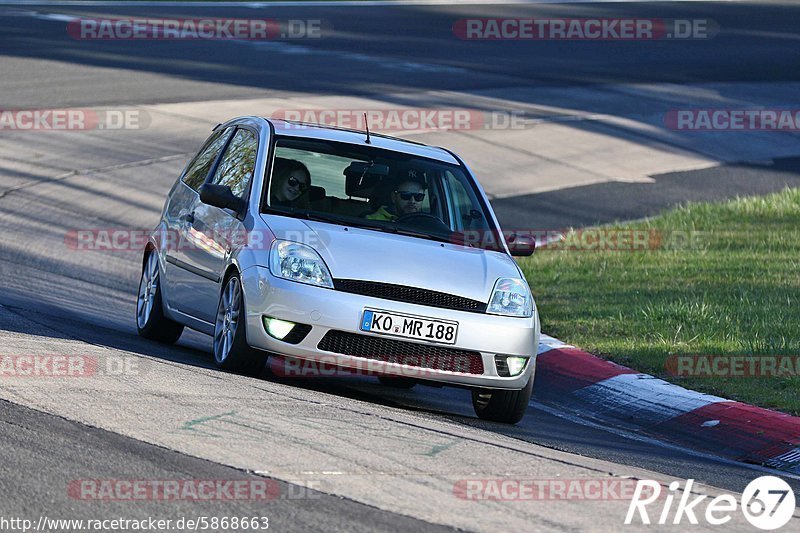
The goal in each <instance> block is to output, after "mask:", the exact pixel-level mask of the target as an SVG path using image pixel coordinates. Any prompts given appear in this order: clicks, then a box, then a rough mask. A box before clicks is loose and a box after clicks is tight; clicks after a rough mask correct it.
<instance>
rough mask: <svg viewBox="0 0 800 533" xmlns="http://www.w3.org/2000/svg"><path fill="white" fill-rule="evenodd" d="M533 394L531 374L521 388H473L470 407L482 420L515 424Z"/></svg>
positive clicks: (523, 413)
mask: <svg viewBox="0 0 800 533" xmlns="http://www.w3.org/2000/svg"><path fill="white" fill-rule="evenodd" d="M532 394H533V375H531V377H530V378H529V379H528V383H527V384H526V385H525V387H523V388H522V389H521V390H494V389H473V390H472V407H473V408H474V409H475V414H476V415H478V418H481V419H483V420H491V421H492V422H503V423H505V424H516V423H517V422H519V421H520V420H522V417H523V416H525V411H526V410H527V409H528V402H530V400H531V395H532Z"/></svg>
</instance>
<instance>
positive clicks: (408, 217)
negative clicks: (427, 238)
mask: <svg viewBox="0 0 800 533" xmlns="http://www.w3.org/2000/svg"><path fill="white" fill-rule="evenodd" d="M395 222H396V223H398V224H407V225H409V226H411V227H414V228H417V229H420V230H423V231H430V232H432V233H436V234H441V235H449V234H450V233H451V229H450V226H448V225H447V224H445V223H444V222H442V219H441V218H439V217H437V216H436V215H431V214H430V213H408V214H405V215H401V216H399V217H398V218H397V220H395Z"/></svg>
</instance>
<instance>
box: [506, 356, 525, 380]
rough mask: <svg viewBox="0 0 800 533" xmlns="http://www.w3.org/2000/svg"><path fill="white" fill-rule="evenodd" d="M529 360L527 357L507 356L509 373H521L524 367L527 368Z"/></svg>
mask: <svg viewBox="0 0 800 533" xmlns="http://www.w3.org/2000/svg"><path fill="white" fill-rule="evenodd" d="M527 362H528V358H527V357H507V358H506V364H507V365H508V373H509V374H511V375H512V376H517V375H519V373H520V372H522V369H523V368H525V363H527Z"/></svg>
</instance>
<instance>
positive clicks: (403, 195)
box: [395, 191, 425, 202]
mask: <svg viewBox="0 0 800 533" xmlns="http://www.w3.org/2000/svg"><path fill="white" fill-rule="evenodd" d="M395 192H396V193H397V194H399V195H400V199H402V200H404V201H406V202H407V201H409V200H411V199H412V198H413V199H414V201H415V202H421V201H422V200H424V199H425V193H424V192H409V191H395Z"/></svg>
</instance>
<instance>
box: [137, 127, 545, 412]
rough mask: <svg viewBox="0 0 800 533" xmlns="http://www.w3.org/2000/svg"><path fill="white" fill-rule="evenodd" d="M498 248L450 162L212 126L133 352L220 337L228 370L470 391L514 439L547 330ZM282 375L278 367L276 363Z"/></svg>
mask: <svg viewBox="0 0 800 533" xmlns="http://www.w3.org/2000/svg"><path fill="white" fill-rule="evenodd" d="M532 252H533V243H532V242H531V241H530V240H529V239H526V238H525V237H524V236H515V235H513V234H512V235H511V236H508V235H503V233H502V232H501V230H500V228H499V225H498V222H497V219H496V217H495V215H494V213H493V211H492V209H491V207H490V205H489V202H488V200H487V198H486V196H485V194H484V192H483V190H482V189H481V187H480V185H479V184H478V182H477V181H476V180H475V178H474V177H473V176H472V174H471V173H470V171H469V169H468V168H467V166H466V165H465V164H464V162H463V161H461V160H460V159H459V158H458V156H456V155H455V154H453V153H452V152H450V151H448V150H445V149H442V148H436V147H430V146H425V145H422V144H417V143H414V142H410V141H407V140H401V139H396V138H392V137H387V136H383V135H377V134H371V135H370V134H369V133H368V132H361V131H353V130H343V129H338V128H331V127H326V126H319V125H310V124H303V123H296V122H289V121H283V120H272V119H264V118H259V117H242V118H237V119H234V120H231V121H229V122H227V123H225V124H220V125H218V126H217V127H216V128H215V129H214V131H213V133H212V135H211V136H210V137H209V138H208V140H207V141H206V142H205V144H204V145H203V147H202V148H201V149H200V151H199V152H198V153H197V155H196V156H195V157H194V158H193V159H192V160H191V161H190V162H189V164H188V165H187V166H186V169H185V170H184V171H183V173H182V175H181V176H180V178H179V179H178V180H177V181H176V182H175V184H174V186H173V187H172V189H171V190H170V191H169V195H168V197H167V201H166V204H165V206H164V210H163V212H162V214H161V220H160V223H159V225H158V227H157V228H156V229H155V230H154V231H153V232H152V234H151V235H150V237H149V240H148V244H147V246H146V249H145V252H144V258H143V269H142V278H141V282H140V286H139V292H138V300H137V306H136V315H137V316H136V318H137V325H138V331H139V334H140V335H142V336H144V337H147V338H150V339H155V340H158V341H161V342H168V343H171V342H175V341H177V340H178V338H179V337H180V335H181V333H182V332H183V329H184V327H189V328H192V329H195V330H197V331H201V332H203V333H207V334H209V335H212V336H213V345H214V360H215V362H216V364H217V365H218V366H219V367H220V368H223V369H227V370H232V371H236V372H243V373H251V374H254V373H259V372H260V371H261V370H263V369H264V367H265V364H266V362H267V358H268V357H269V356H270V355H279V356H281V358H289V360H292V361H302V362H309V361H310V362H325V363H331V364H334V365H335V366H336V368H344V369H359V370H364V369H367V370H368V371H369V373H371V374H374V375H378V376H380V379H381V381H382V382H383V383H386V384H393V385H395V386H412V385H413V384H415V383H419V382H422V383H424V382H427V383H432V382H433V383H435V384H438V385H442V384H444V385H452V386H460V387H467V388H470V389H471V390H472V398H473V405H474V408H475V412H476V413H477V415H478V416H479V417H481V418H483V419H487V420H494V421H500V422H508V423H516V422H518V421H519V420H520V419H521V418H522V416H523V415H524V413H525V410H526V408H527V406H528V402H529V400H530V397H531V393H532V390H533V381H534V372H535V366H536V353H537V346H538V342H539V334H540V325H539V316H538V313H537V310H536V305H535V303H534V300H533V297H532V295H531V291H530V288H529V287H528V284H527V282H526V281H525V278H524V276H523V275H522V272H521V270H520V269H519V267H518V266H517V264H516V262H515V261H514V259H513V258H512V255H530V254H531V253H532ZM284 360H285V359H284Z"/></svg>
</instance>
